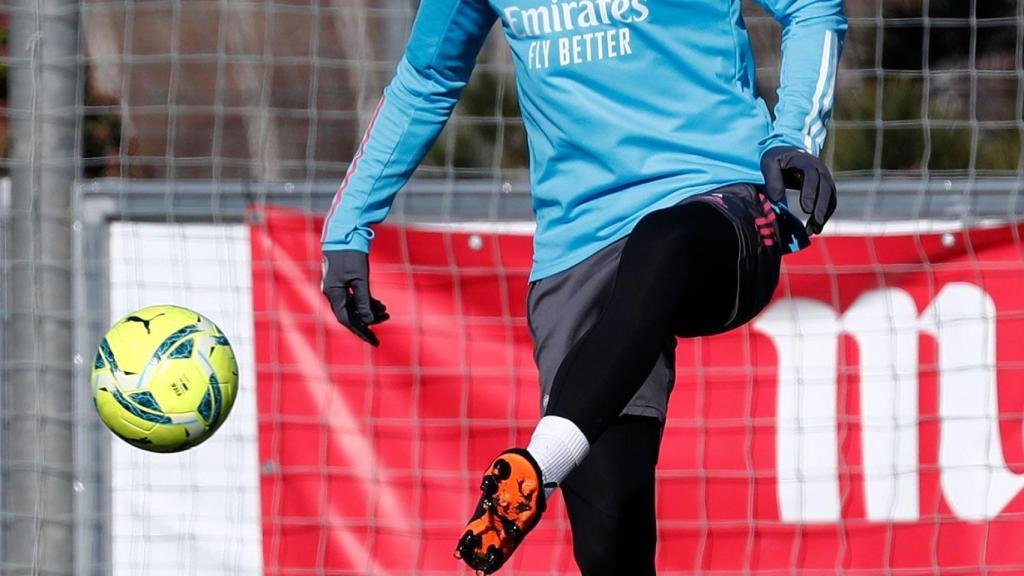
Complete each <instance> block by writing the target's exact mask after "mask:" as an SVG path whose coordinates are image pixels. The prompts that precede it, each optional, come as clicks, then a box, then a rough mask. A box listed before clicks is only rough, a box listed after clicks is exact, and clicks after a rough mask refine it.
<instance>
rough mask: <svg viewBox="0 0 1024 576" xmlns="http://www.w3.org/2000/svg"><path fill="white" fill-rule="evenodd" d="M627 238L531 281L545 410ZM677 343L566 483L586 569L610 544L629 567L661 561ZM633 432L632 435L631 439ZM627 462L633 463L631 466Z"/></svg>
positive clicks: (603, 299) (595, 565)
mask: <svg viewBox="0 0 1024 576" xmlns="http://www.w3.org/2000/svg"><path fill="white" fill-rule="evenodd" d="M625 243H626V241H625V240H622V241H619V242H616V243H615V244H613V245H611V246H609V247H607V248H605V249H603V250H601V251H600V252H598V253H597V254H595V255H594V256H592V257H590V258H588V259H587V260H585V261H584V262H582V263H580V264H578V265H576V266H574V267H573V268H571V269H570V270H567V271H565V272H562V273H560V274H556V275H554V276H551V277H548V278H545V279H543V280H541V281H539V282H535V283H534V284H533V285H532V286H531V288H530V295H529V299H528V302H527V311H528V317H529V326H530V332H531V336H532V338H533V342H534V350H535V360H536V362H537V367H538V371H539V376H540V384H541V392H542V402H541V405H542V407H541V411H542V412H543V410H544V406H546V404H547V399H548V397H549V396H550V393H551V387H552V385H553V382H554V378H555V374H556V373H557V371H558V368H559V366H560V365H561V364H562V361H563V360H564V359H565V356H566V355H567V354H568V352H569V350H570V349H571V348H572V346H573V344H575V343H576V341H578V340H579V339H580V338H581V337H582V336H583V335H584V334H586V332H587V331H588V330H590V328H591V327H592V326H593V325H594V324H595V323H596V322H597V320H598V319H599V318H600V317H601V314H602V312H603V310H604V308H605V306H606V305H607V303H608V300H609V298H610V297H611V293H612V289H613V286H614V281H615V275H616V270H617V268H618V264H619V259H620V257H621V255H622V250H623V247H624V246H625ZM675 346H676V341H675V337H668V338H666V339H665V341H664V342H663V350H662V354H661V356H660V357H659V359H658V361H657V363H656V365H655V367H654V369H653V370H651V371H650V374H649V375H648V377H647V380H646V382H645V383H644V384H643V386H642V387H641V390H640V392H638V393H637V394H636V395H635V396H634V397H633V399H632V400H631V401H630V403H629V405H628V406H627V407H626V409H625V410H624V416H623V418H622V419H621V424H622V425H621V426H617V427H616V432H615V433H614V434H610V435H608V437H607V439H602V440H601V441H599V442H598V443H596V444H595V446H594V447H593V450H592V458H591V459H590V460H588V461H587V462H585V463H584V464H585V466H584V469H582V470H580V471H579V472H578V473H577V474H575V475H574V478H573V479H570V480H567V482H566V485H567V488H566V492H565V494H564V495H565V499H566V503H567V508H568V512H569V522H570V524H571V525H572V530H573V537H574V555H575V557H576V559H577V562H578V563H579V565H580V569H581V572H582V573H583V574H584V576H591V575H592V574H593V575H594V576H597V575H600V574H602V572H596V571H595V570H599V569H601V567H602V566H604V565H606V563H605V562H604V560H605V559H606V558H607V556H606V555H607V552H608V551H610V550H615V551H620V553H619V554H618V555H617V559H618V561H619V562H621V563H622V565H623V566H627V565H628V566H637V567H643V566H653V565H654V540H653V534H654V533H655V531H656V523H655V518H654V504H653V502H654V466H655V462H656V460H657V454H658V447H659V444H660V438H661V434H660V430H661V427H662V425H663V422H664V419H665V411H666V409H667V405H668V396H669V392H670V391H671V388H672V385H673V383H674V379H675ZM627 438H632V440H630V442H629V443H627V442H626V441H625V440H626V439H627ZM556 440H557V439H556ZM624 462H627V463H628V465H627V466H623V463H624ZM568 486H571V488H570V487H568ZM478 512H480V511H479V510H478ZM485 516H486V515H485ZM480 520H481V519H477V521H478V522H479V521H480ZM483 520H486V518H483ZM480 527H481V528H483V529H484V530H486V531H487V533H486V534H484V535H483V537H482V538H481V539H480V543H479V544H480V545H483V543H484V541H485V540H492V539H496V536H497V531H496V530H495V529H494V528H492V527H491V526H488V525H486V524H481V526H480ZM648 535H649V536H651V537H650V538H648V537H646V536H648ZM638 569H639V568H638ZM626 573H630V572H628V571H627V572H626ZM641 574H642V572H641Z"/></svg>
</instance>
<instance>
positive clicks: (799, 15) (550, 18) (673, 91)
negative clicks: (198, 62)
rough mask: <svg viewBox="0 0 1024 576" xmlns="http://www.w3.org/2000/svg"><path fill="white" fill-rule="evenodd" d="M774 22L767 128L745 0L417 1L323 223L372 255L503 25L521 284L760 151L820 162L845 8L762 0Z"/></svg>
mask: <svg viewBox="0 0 1024 576" xmlns="http://www.w3.org/2000/svg"><path fill="white" fill-rule="evenodd" d="M759 2H760V3H761V4H762V5H763V6H764V7H765V8H766V9H767V10H768V11H769V12H770V13H771V14H772V15H773V16H774V17H775V18H776V19H777V20H778V21H779V22H781V24H782V27H783V41H782V50H783V63H782V70H781V85H780V88H779V101H778V105H777V106H776V108H775V115H776V119H775V121H774V122H773V121H772V117H771V115H770V114H769V112H768V109H767V106H766V105H765V103H764V101H763V100H762V99H761V97H760V96H759V95H758V93H757V88H756V87H757V83H756V82H755V65H754V56H753V52H752V50H751V46H750V40H749V37H748V35H747V30H746V26H745V24H744V22H743V17H742V14H741V6H740V4H741V0H573V1H568V0H490V1H488V0H423V1H422V3H421V5H420V10H419V15H418V16H417V18H416V23H415V25H414V27H413V31H412V37H411V39H410V41H409V46H408V48H407V50H406V53H405V56H404V58H403V59H402V61H401V62H400V63H399V65H398V71H397V74H396V75H395V78H394V80H393V81H392V82H391V84H390V85H389V86H388V87H387V88H386V89H385V90H384V96H383V98H382V99H381V101H380V104H379V105H378V107H377V110H376V112H375V113H374V115H373V120H372V122H371V123H370V125H369V127H368V128H367V130H366V134H365V136H364V137H363V140H362V143H361V145H360V146H359V149H358V152H357V153H356V155H355V157H354V158H353V160H352V164H351V166H350V167H349V170H348V173H347V175H346V176H345V179H344V182H343V183H342V185H341V188H340V189H339V191H338V194H337V196H336V198H335V200H334V203H333V205H332V207H331V210H330V212H329V213H328V216H327V221H326V223H325V225H324V232H323V248H324V250H359V251H364V252H368V251H369V249H370V241H371V239H372V238H373V231H372V229H371V226H372V225H373V224H376V223H378V222H381V221H382V220H383V219H384V218H385V217H386V216H387V214H388V211H389V210H390V208H391V204H392V201H393V200H394V197H395V194H396V193H397V192H398V190H399V189H400V188H401V187H402V186H403V185H404V184H405V183H406V181H407V180H408V179H409V177H410V176H411V175H412V173H413V171H414V170H415V169H416V167H417V166H418V165H419V163H420V161H421V160H422V159H423V156H424V155H425V154H426V153H427V151H428V150H429V149H430V147H431V145H432V144H433V142H434V140H435V139H436V138H437V136H438V135H439V134H440V132H441V129H442V128H443V127H444V124H445V122H446V121H447V120H448V118H449V116H450V115H451V113H452V110H453V109H454V108H455V104H456V102H457V101H458V99H459V96H460V94H461V92H462V89H463V88H464V87H465V85H466V83H467V81H468V79H469V76H470V73H471V72H472V70H473V66H474V64H475V62H476V58H477V54H478V53H479V51H480V48H481V46H482V44H483V42H484V40H485V38H486V36H487V34H488V32H489V31H490V29H491V28H492V27H493V25H494V21H495V19H500V20H501V23H502V26H503V28H504V33H505V37H506V38H507V39H508V43H509V45H510V46H511V48H512V55H513V59H514V61H515V69H516V79H517V83H518V90H519V100H520V108H521V110H522V115H523V121H524V123H525V126H526V131H527V135H528V138H529V146H530V178H531V185H532V190H533V207H534V212H535V213H536V217H537V232H536V236H535V239H534V267H533V273H532V275H531V280H537V279H540V278H543V277H545V276H550V275H552V274H556V273H558V272H561V271H563V270H566V269H568V268H570V267H572V266H574V265H575V264H577V263H579V262H580V261H582V260H584V259H586V258H587V257H588V256H590V255H592V254H594V253H595V252H597V251H598V250H600V249H601V248H603V247H605V246H607V245H609V244H611V243H612V242H614V241H616V240H618V239H620V238H622V237H624V236H626V235H627V234H629V232H630V231H631V230H632V229H633V227H634V226H635V225H636V223H637V222H638V221H639V220H640V219H641V218H642V217H643V216H644V215H646V214H647V213H649V212H651V211H653V210H657V209H660V208H665V207H668V206H671V205H673V204H676V203H678V202H679V201H680V200H682V199H684V198H686V197H688V196H692V195H696V194H701V193H704V192H707V191H709V190H711V189H714V188H718V187H720V186H724V185H728V184H733V183H737V182H751V183H755V184H761V183H763V182H764V179H763V177H762V175H761V171H760V157H761V154H762V153H763V152H764V151H765V150H767V149H768V148H771V147H774V146H781V145H791V146H798V147H800V148H803V149H805V150H807V151H808V152H810V153H812V154H815V155H817V154H819V153H820V151H821V148H822V146H823V144H824V142H825V129H826V126H827V124H828V121H829V118H830V116H831V111H832V103H833V101H834V98H835V74H836V70H837V68H838V62H839V57H840V54H841V53H842V46H843V37H844V34H845V31H846V17H845V15H844V13H843V3H842V0H759Z"/></svg>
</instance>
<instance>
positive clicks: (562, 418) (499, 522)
mask: <svg viewBox="0 0 1024 576" xmlns="http://www.w3.org/2000/svg"><path fill="white" fill-rule="evenodd" d="M780 255H781V250H780V246H779V232H778V224H777V222H776V221H775V218H774V213H773V212H772V210H771V207H770V206H768V204H767V202H763V198H758V195H757V193H756V192H755V191H754V189H753V188H752V187H746V186H740V187H734V188H730V189H723V190H721V191H719V193H716V194H713V195H709V196H707V197H701V198H700V199H696V200H694V201H689V202H685V203H683V204H680V205H678V206H674V207H672V208H668V209H665V210H659V211H657V212H654V213H652V214H650V215H648V216H646V217H645V218H643V219H642V220H641V222H640V223H639V224H638V225H637V226H636V228H635V229H634V231H633V233H632V234H631V235H630V237H629V239H628V240H627V242H626V244H625V248H624V250H623V254H622V257H621V259H620V262H619V266H618V270H617V273H616V280H615V286H614V289H613V292H612V296H611V298H610V300H609V302H608V304H607V306H606V307H605V309H604V311H603V313H602V315H601V317H600V319H599V320H598V321H597V323H596V324H594V326H593V327H592V328H591V329H590V330H589V331H588V332H587V333H586V335H584V336H583V337H582V338H580V340H579V341H578V342H577V343H576V344H575V346H574V347H573V349H572V351H570V353H569V354H568V355H567V356H566V358H565V360H564V361H563V362H562V364H561V366H560V368H559V371H558V373H557V374H556V378H555V382H554V387H553V391H552V396H551V398H550V403H549V406H548V416H545V417H544V418H543V419H542V420H541V422H540V423H539V424H538V426H537V428H536V429H535V431H534V435H533V438H532V440H531V442H530V446H529V448H528V451H526V452H523V451H515V452H510V453H508V454H507V455H502V456H499V458H498V459H497V460H496V462H495V464H494V465H493V466H492V469H491V470H490V471H489V472H488V474H487V475H486V476H485V480H484V484H483V486H482V489H483V492H484V495H483V496H482V497H481V506H482V508H480V509H478V513H479V512H481V511H486V512H487V517H488V521H490V522H491V523H492V524H495V526H474V525H473V524H472V523H471V525H470V526H469V527H468V530H467V532H466V535H465V536H464V538H463V542H462V543H461V544H460V550H467V551H469V550H473V551H475V552H474V554H473V558H471V559H470V560H471V561H470V563H471V564H473V562H472V560H477V561H478V563H477V565H479V566H482V567H483V568H482V571H484V572H488V573H489V572H492V571H494V570H496V569H497V568H498V567H500V566H501V564H503V563H504V561H505V560H506V559H507V558H508V555H509V554H510V553H511V552H512V551H514V550H515V548H516V547H517V546H518V544H519V542H521V540H522V538H523V537H525V534H526V533H527V532H529V531H530V530H531V529H532V528H533V527H534V526H535V525H536V522H537V521H539V518H540V514H541V513H542V512H543V509H544V502H545V494H544V489H545V488H548V489H550V488H552V487H553V486H554V485H556V484H558V483H561V482H562V481H563V480H564V479H565V477H566V476H567V475H568V473H569V472H570V471H571V470H572V469H573V468H574V467H576V466H578V465H579V464H580V463H581V462H582V460H583V458H584V457H585V456H586V454H587V451H588V450H589V447H590V445H592V444H594V443H595V442H596V441H597V439H598V438H599V437H600V436H601V434H602V433H603V432H604V431H605V430H606V429H607V428H608V426H609V425H610V423H611V422H612V421H613V420H614V419H615V418H616V417H617V416H618V414H619V413H620V412H621V411H622V409H623V408H624V407H625V406H626V405H627V404H628V403H629V401H630V399H631V398H633V396H634V395H635V394H636V393H637V391H638V390H639V389H640V387H641V385H642V384H643V382H644V380H645V379H646V376H647V375H648V374H649V373H650V371H651V369H652V368H653V367H654V366H655V365H656V363H657V359H658V357H659V354H660V346H661V344H662V343H663V341H664V339H665V338H667V337H670V336H671V335H672V334H680V335H684V336H696V335H704V334H713V333H717V332H721V331H725V330H728V329H731V328H734V327H736V326H739V325H741V324H742V323H745V322H746V321H748V320H749V319H750V318H751V317H753V315H754V314H756V313H757V312H758V311H759V310H760V307H762V306H764V305H765V304H766V303H767V302H768V300H769V298H770V295H771V293H772V291H774V288H775V284H776V283H777V279H778V267H779V260H780ZM520 452H521V453H520ZM506 460H507V461H506ZM519 460H523V462H520V461H519ZM541 481H543V482H544V485H543V486H542V485H541ZM524 486H525V487H526V488H528V489H527V490H525V491H524V488H523V487H524ZM501 487H505V488H504V489H503V488H501ZM499 502H500V503H502V505H501V506H498V505H497V503H499ZM488 503H491V504H490V505H489V506H488ZM485 509H486V510H485ZM523 511H526V512H523ZM483 528H487V534H495V535H496V536H495V538H492V541H495V542H498V543H499V544H500V547H499V546H491V545H487V543H486V540H484V542H483V544H484V546H483V547H481V542H480V541H478V540H480V538H478V537H477V534H481V535H485V534H484V532H483V531H481V530H482V529H483ZM469 540H473V541H472V542H470V541H469Z"/></svg>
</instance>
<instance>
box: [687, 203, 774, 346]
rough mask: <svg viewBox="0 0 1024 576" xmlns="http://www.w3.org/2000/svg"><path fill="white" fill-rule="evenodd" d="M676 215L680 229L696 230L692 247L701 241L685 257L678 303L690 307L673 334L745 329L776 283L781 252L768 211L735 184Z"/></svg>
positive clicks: (770, 210) (710, 332)
mask: <svg viewBox="0 0 1024 576" xmlns="http://www.w3.org/2000/svg"><path fill="white" fill-rule="evenodd" d="M675 209H676V210H678V212H677V214H678V215H679V216H678V217H677V222H678V225H679V226H693V227H695V228H699V229H700V230H701V233H700V234H699V236H700V238H698V240H697V241H700V239H702V238H704V237H706V242H705V243H704V244H703V245H701V246H700V247H699V248H698V249H697V250H689V251H687V252H686V258H687V261H686V262H685V265H686V266H687V268H688V269H689V271H690V274H689V276H688V278H687V280H688V281H687V282H685V284H684V286H683V287H682V290H681V293H680V298H682V299H683V300H684V301H685V302H688V303H692V304H693V305H692V306H687V307H686V308H684V311H683V314H681V315H680V317H679V321H678V323H677V327H676V334H677V335H679V336H683V337H696V336H710V335H713V334H718V333H722V332H728V331H730V330H733V329H735V328H737V327H739V326H742V325H743V324H746V323H747V322H749V321H750V320H751V319H753V318H754V317H755V316H756V315H757V314H759V313H760V312H761V310H763V309H764V307H765V306H767V304H768V303H769V302H770V301H771V298H772V295H773V294H774V293H775V289H776V287H777V286H778V282H779V267H780V265H781V261H782V250H781V241H780V239H779V231H778V224H777V222H776V220H775V218H774V217H773V216H774V215H773V214H772V208H771V205H770V204H768V201H767V199H765V198H764V196H763V195H761V194H760V193H759V192H758V191H757V190H756V188H755V187H754V186H752V185H749V184H737V185H733V186H727V187H724V188H720V189H718V190H715V191H713V192H711V193H709V194H705V195H702V196H698V197H695V198H692V199H689V200H687V201H685V202H684V203H683V204H681V205H680V206H678V207H675ZM726 240H728V241H726ZM726 246H728V248H725V247H726Z"/></svg>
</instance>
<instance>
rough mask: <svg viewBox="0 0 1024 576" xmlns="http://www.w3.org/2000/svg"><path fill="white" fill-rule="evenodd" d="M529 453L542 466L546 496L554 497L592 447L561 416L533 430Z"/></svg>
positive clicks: (542, 423) (585, 438)
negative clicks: (557, 489) (556, 490)
mask: <svg viewBox="0 0 1024 576" xmlns="http://www.w3.org/2000/svg"><path fill="white" fill-rule="evenodd" d="M526 451H527V452H529V453H530V455H531V456H533V459H534V460H536V461H537V464H538V465H539V466H540V471H541V475H542V476H543V477H544V478H543V481H544V485H545V495H546V496H551V493H552V492H554V491H555V488H554V486H552V484H554V485H556V486H557V485H558V484H561V483H562V480H565V477H566V476H568V475H569V472H572V471H573V469H574V468H576V467H577V466H579V465H580V463H581V462H583V459H584V458H586V457H587V453H588V452H590V443H589V442H587V437H586V436H584V435H583V432H582V431H580V429H579V427H577V426H576V425H575V424H573V423H572V421H571V420H567V419H565V418H561V417H559V416H545V417H544V418H541V421H540V422H539V423H538V424H537V427H536V428H534V429H533V437H532V438H530V445H529V446H527V447H526Z"/></svg>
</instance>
